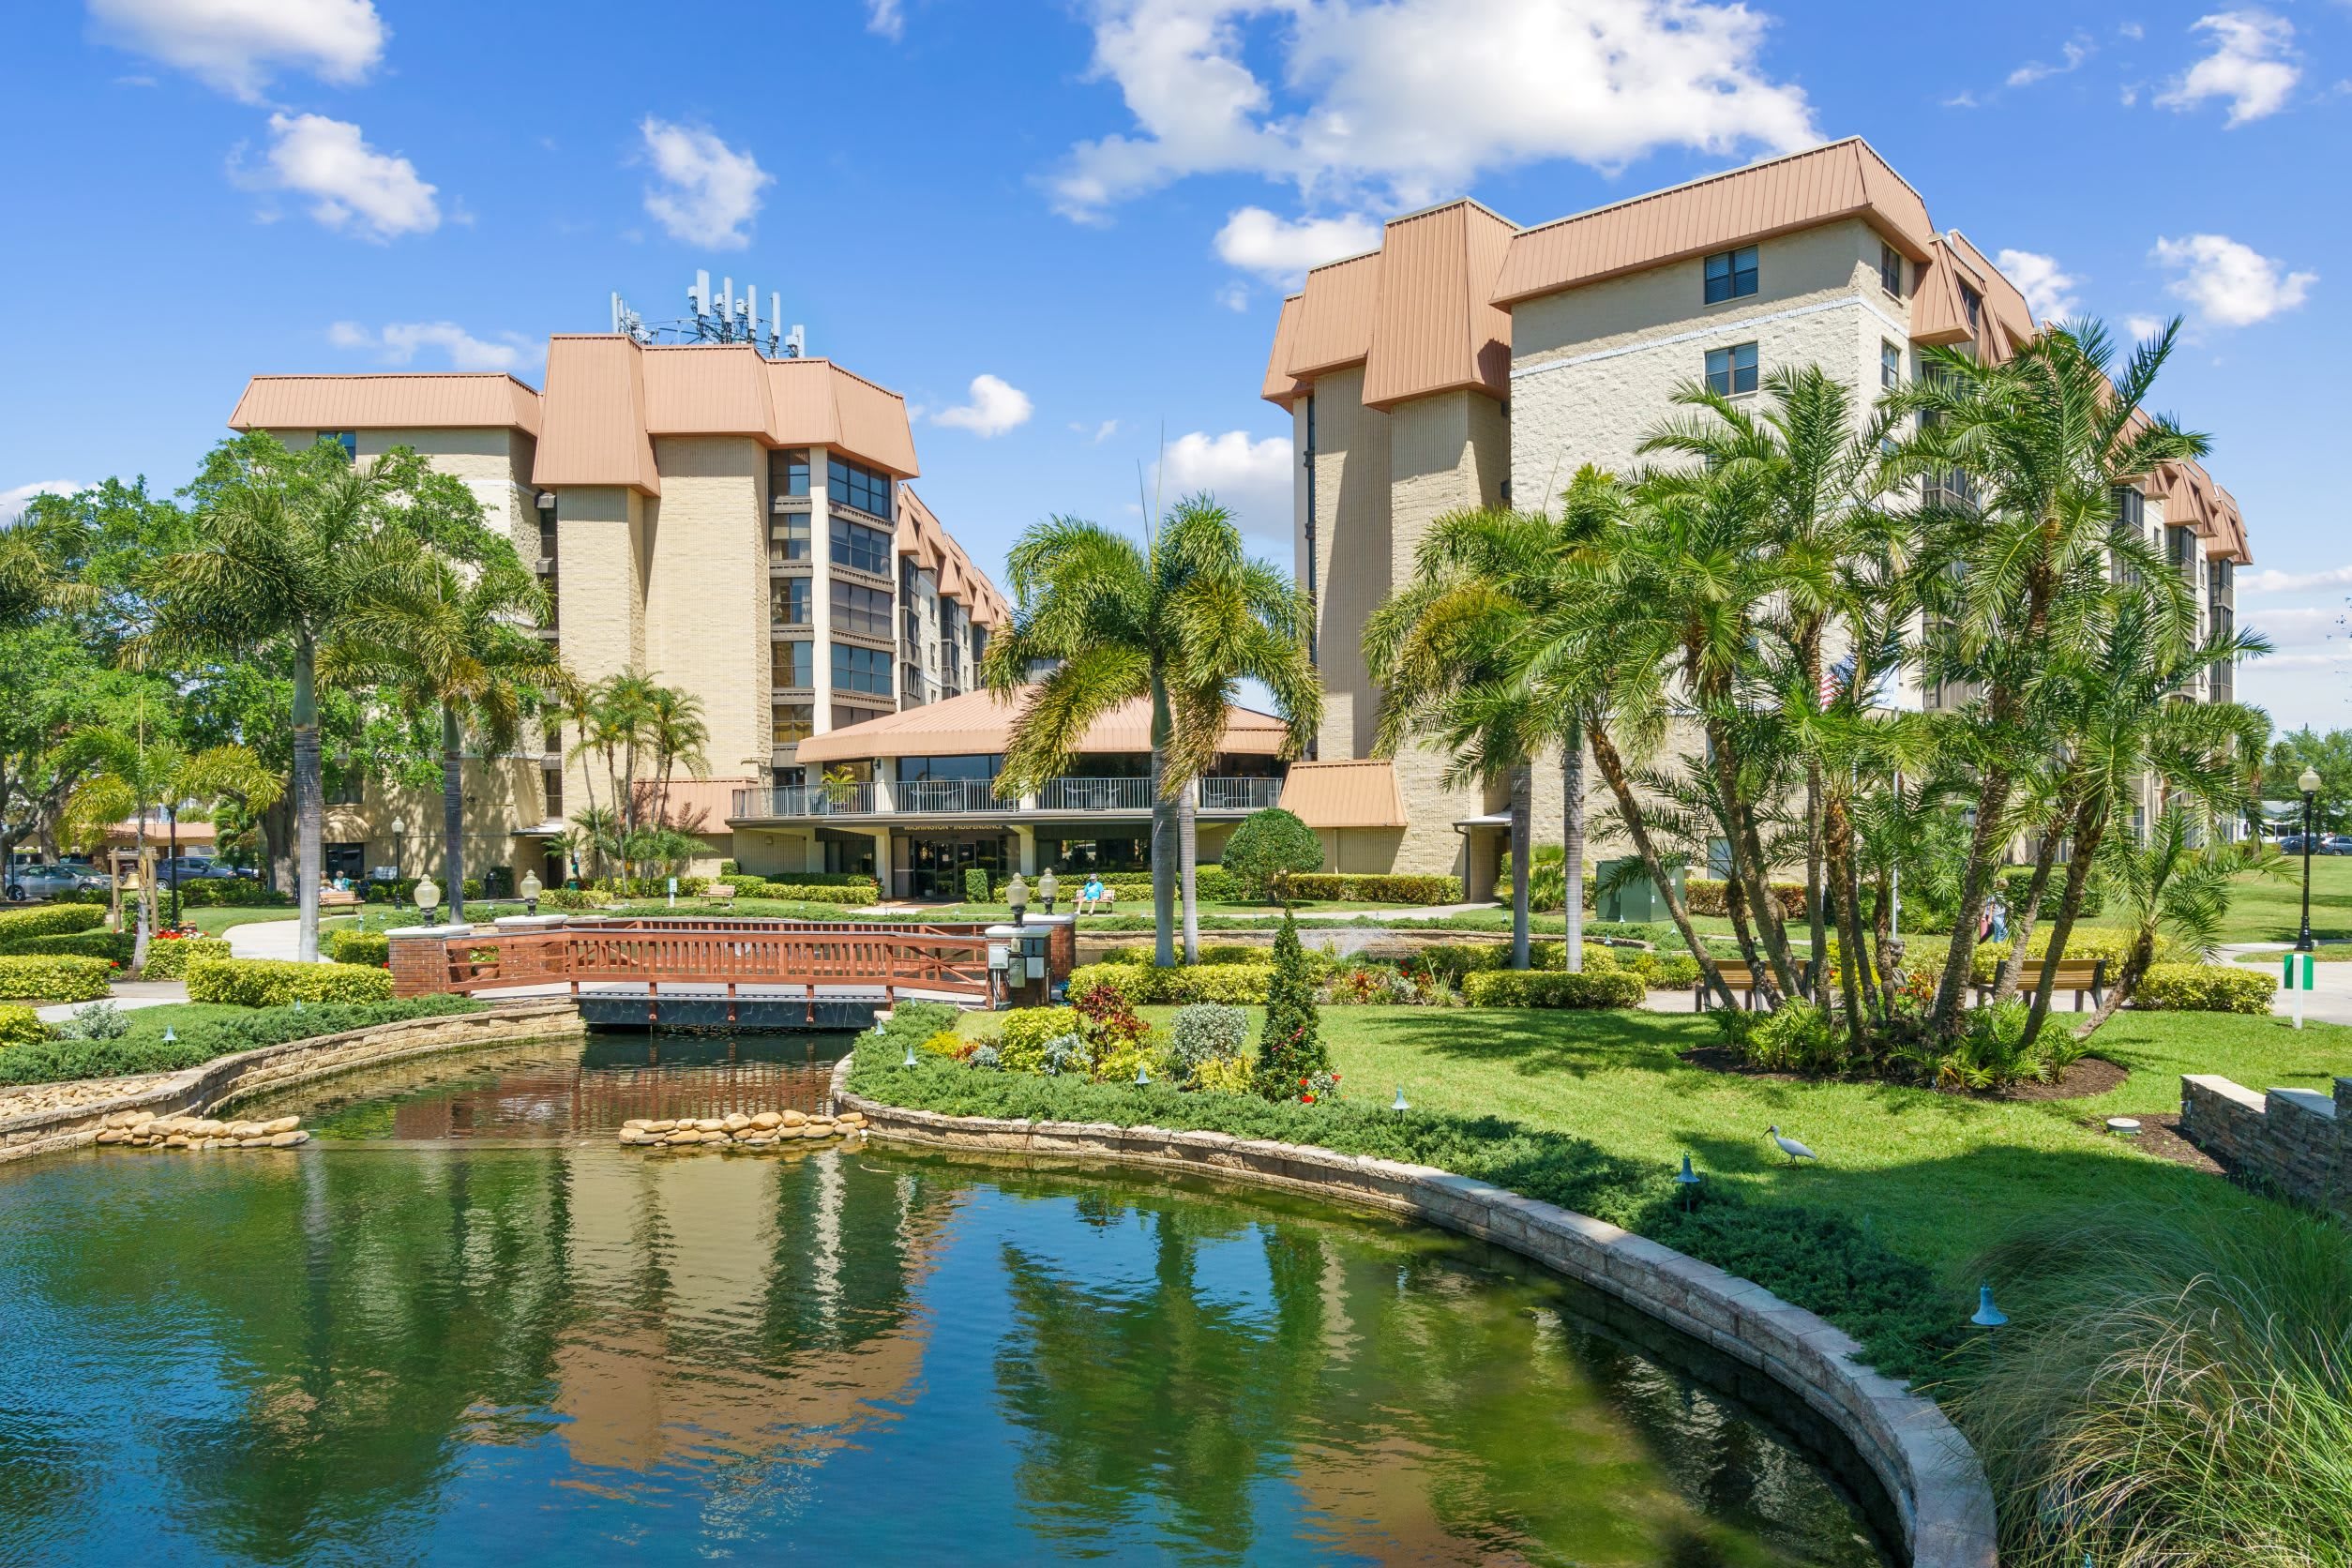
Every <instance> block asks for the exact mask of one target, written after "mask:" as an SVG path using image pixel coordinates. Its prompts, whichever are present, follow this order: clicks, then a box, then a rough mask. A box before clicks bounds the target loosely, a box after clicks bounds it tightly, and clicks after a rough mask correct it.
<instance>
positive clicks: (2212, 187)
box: [0, 0, 2352, 727]
mask: <svg viewBox="0 0 2352 1568" xmlns="http://www.w3.org/2000/svg"><path fill="white" fill-rule="evenodd" d="M2218 3H2221V0H2206V4H2205V5H2196V4H2190V5H2179V6H2155V5H2149V6H2136V5H2133V6H2125V7H2122V8H2116V7H2068V6H2062V5H2060V6H2053V5H2049V4H2042V5H2033V6H2027V5H2005V4H2001V3H1999V0H1994V3H1991V4H1987V5H1983V6H1980V7H1978V8H1974V9H1973V10H1972V11H1971V12H1970V13H1969V15H1968V20H1967V22H1966V23H1965V24H1956V23H1955V22H1954V20H1953V18H1952V15H1951V14H1950V13H1948V12H1945V11H1939V10H1937V9H1936V8H1920V7H1889V6H1885V5H1870V6H1864V5H1859V4H1856V5H1847V4H1808V5H1804V6H1802V7H1799V6H1795V5H1792V4H1787V3H1786V0H1783V3H1780V4H1772V3H1771V0H1765V3H1763V4H1759V5H1756V6H1753V7H1749V8H1740V7H1734V6H1728V5H1722V4H1714V3H1708V0H1063V3H1061V4H1046V5H1025V4H1019V3H1018V0H805V3H799V4H790V5H771V6H749V7H726V6H697V7H684V8H682V7H672V6H664V7H639V6H622V5H598V4H593V3H581V4H571V5H529V4H521V3H518V0H502V3H500V4H497V5H487V6H486V5H483V4H480V3H479V0H474V3H471V4H463V5H458V4H444V3H441V0H374V3H373V4H370V3H369V0H87V4H86V5H79V4H72V3H68V0H49V3H45V4H42V5H38V6H20V7H15V8H10V14H9V17H8V21H7V22H6V23H0V44H5V47H0V159H5V161H0V167H6V168H7V169H8V173H9V179H8V187H9V191H10V194H11V197H12V199H13V200H12V203H11V205H12V207H13V209H14V210H15V212H16V213H17V214H18V222H17V224H15V225H13V226H12V227H13V229H14V233H13V234H12V235H11V239H10V242H9V243H8V244H6V245H0V290H4V291H5V296H6V297H7V298H8V299H9V300H11V301H12V302H13V304H14V308H15V311H16V315H15V318H14V319H13V321H12V322H11V323H10V324H9V328H8V332H7V334H6V341H7V347H6V349H5V350H0V364H5V367H6V369H7V370H8V374H6V375H5V376H0V405H4V406H0V413H4V414H5V417H0V511H5V509H6V506H7V497H8V495H9V494H10V493H15V494H18V495H21V493H22V492H23V490H24V489H26V488H27V487H34V486H46V485H52V484H57V483H74V482H88V481H91V480H95V479H98V478H99V477H102V476H104V475H109V474H120V475H132V474H140V473H143V474H145V475H148V476H149V477H150V479H151V480H152V481H153V482H154V483H155V484H156V485H158V487H161V488H164V489H172V488H176V487H177V486H178V485H180V484H182V483H184V482H185V481H186V479H187V477H188V475H189V473H190V472H191V470H192V467H193V465H194V463H195V461H196V460H197V458H198V456H199V455H200V454H201V453H202V452H203V451H204V448H205V447H206V446H207V445H209V444H210V443H211V442H213V441H214V440H215V439H217V438H218V437H219V435H220V434H221V433H222V431H221V421H222V419H224V418H225V417H226V415H227V414H228V412H229V410H230V408H231V406H232V405H233V404H234V400H235V398H236V394H237V392H238V390H239V388H240V387H241V386H242V384H243V382H244V379H245V377H246V376H247V375H248V374H249V373H252V372H255V371H283V370H332V369H365V368H369V367H371V366H379V365H406V366H411V367H414V368H418V369H439V368H444V367H446V366H449V365H451V364H458V365H460V366H463V367H466V368H511V369H515V370H516V371H517V372H518V373H519V374H521V375H522V376H524V378H525V379H527V380H535V378H536V375H537V370H538V355H539V354H541V353H542V352H543V345H544V341H545V339H546V336H547V335H548V334H549V333H550V332H555V331H602V330H604V329H605V328H606V326H607V324H608V306H607V296H608V295H609V294H610V293H611V291H613V290H615V289H617V290H619V291H621V293H622V294H624V295H626V297H627V298H628V299H629V300H630V302H631V303H632V304H634V305H636V306H637V307H638V308H639V309H640V310H641V311H642V312H643V313H644V314H645V315H646V316H647V317H648V318H649V319H652V318H659V317H668V316H671V315H673V314H676V313H678V311H679V310H680V309H681V307H682V301H683V291H684V288H685V286H686V283H687V282H688V281H689V280H690V279H691V277H692V274H693V272H694V270H695V269H696V268H697V267H707V268H708V269H710V271H711V272H712V273H713V275H714V279H716V278H717V277H718V276H720V275H723V274H732V275H733V277H734V279H736V281H737V284H738V285H739V286H740V285H741V284H742V283H743V282H745V281H746V279H747V280H750V281H753V282H756V283H757V284H758V285H759V287H760V289H761V294H762V295H764V294H766V293H767V292H768V291H770V290H775V291H777V292H778V293H780V294H782V295H783V298H784V309H785V316H786V319H787V320H788V321H795V322H801V323H805V324H807V332H808V343H809V350H810V352H811V353H816V354H829V355H832V356H834V357H836V358H838V359H839V360H841V361H842V362H843V363H844V364H846V365H848V366H850V367H851V368H852V369H857V370H858V371H860V372H861V373H864V374H866V375H868V376H871V377H872V378H874V379H875V380H877V381H880V382H882V384H885V385H889V386H893V387H896V388H897V389H899V390H902V391H904V392H905V393H906V394H907V395H908V397H909V398H910V400H912V402H914V403H915V404H916V405H918V406H919V408H920V411H921V412H920V414H919V415H918V423H917V429H916V440H917V445H918V447H919V449H920V451H921V454H922V461H923V467H924V470H925V477H924V478H923V480H922V481H921V482H920V488H921V489H922V490H923V491H924V492H925V494H926V495H927V497H928V499H929V500H930V502H931V503H932V505H934V506H935V507H936V508H937V509H938V510H939V512H940V514H941V516H942V518H943V519H944V520H946V522H947V523H948V525H949V526H950V527H951V528H952V529H953V530H955V531H956V533H957V535H958V536H960V537H961V538H963V539H964V540H965V541H966V543H967V544H968V545H969V546H970V547H971V548H972V550H973V552H974V553H975V554H976V555H978V556H979V557H980V558H981V560H982V561H983V562H984V563H985V564H987V565H989V566H990V567H991V569H994V568H995V567H996V566H997V565H999V564H1000V563H1001V561H1002V556H1003V549H1004V547H1005V545H1006V544H1007V543H1009V542H1010V540H1011V539H1012V538H1013V537H1014V535H1016V534H1017V533H1018V531H1019V529H1020V528H1021V527H1022V526H1023V525H1024V524H1026V523H1027V522H1029V521H1030V520H1033V519H1035V518H1037V517H1039V516H1042V515H1045V514H1047V513H1049V512H1055V511H1067V512H1075V513H1078V514H1081V515H1089V516H1093V517H1096V518H1098V519H1101V520H1105V521H1111V522H1121V521H1124V522H1133V521H1134V520H1136V516H1137V497H1138V466H1139V465H1140V466H1141V467H1142V468H1143V469H1144V470H1146V471H1147V481H1148V471H1149V470H1151V469H1152V467H1153V464H1154V463H1155V461H1156V460H1157V459H1158V456H1159V454H1160V452H1161V450H1162V444H1163V436H1164V438H1165V444H1166V450H1167V452H1168V462H1167V465H1166V466H1167V468H1168V471H1169V472H1168V475H1167V479H1166V483H1167V485H1168V488H1169V489H1170V490H1176V489H1181V488H1187V487H1190V486H1193V485H1204V484H1205V485H1211V486H1214V488H1216V489H1217V490H1219V491H1220V493H1221V494H1223V495H1224V496H1226V497H1227V498H1228V499H1229V501H1230V502H1231V503H1233V504H1234V505H1236V507H1237V509H1238V510H1239V511H1240V512H1241V513H1242V514H1243V518H1244V522H1245V523H1246V524H1247V525H1249V526H1250V527H1251V529H1252V530H1253V532H1255V533H1257V534H1259V535H1263V536H1264V537H1265V540H1266V548H1267V549H1268V550H1269V551H1270V552H1276V553H1287V548H1288V547H1287V543H1285V542H1284V541H1286V540H1287V537H1288V519H1287V507H1288V493H1289V482H1288V472H1287V466H1286V465H1287V461H1288V456H1287V453H1288V448H1287V440H1286V439H1285V431H1286V425H1285V420H1284V416H1283V415H1280V414H1279V413H1278V412H1277V411H1276V410H1274V409H1273V408H1272V407H1270V406H1269V405H1267V404H1265V403H1262V402H1260V401H1259V400H1258V398H1257V388H1258V384H1259V376H1260V374H1261V371H1262V369H1263V366H1264V362H1265V355H1266V349H1267V344H1268V339H1269V337H1270V335H1271V332H1272V329H1273V324H1274V311H1275V309H1276V306H1277V304H1278V301H1279V299H1280V296H1281V294H1282V292H1283V290H1284V287H1285V286H1286V284H1287V283H1289V281H1290V280H1291V279H1295V277H1296V275H1297V273H1298V271H1299V270H1300V269H1301V268H1302V267H1304V265H1305V264H1309V263H1311V262H1313V261H1318V260H1322V259H1326V258H1327V257H1329V256H1331V255H1334V254H1342V253H1346V252H1347V251H1349V250H1352V249H1358V248H1360V246H1361V245H1362V244H1363V243H1364V242H1365V241H1366V240H1367V239H1368V238H1369V236H1370V234H1371V232H1372V231H1371V229H1370V227H1369V226H1370V224H1371V223H1372V222H1374V221H1375V220H1377V219H1378V218H1380V216H1382V215H1385V214H1389V213H1393V212H1395V211H1397V210H1401V209H1402V208H1404V207H1407V206H1410V205H1417V204H1422V203H1424V202H1426V201H1429V200H1435V199H1442V198H1445V197H1449V196H1453V195H1456V194H1460V193H1463V192H1468V193H1470V194H1472V195H1475V196H1477V197H1478V198H1479V199H1481V200H1482V201H1485V203H1487V204H1489V205H1491V206H1493V207H1495V208H1497V209H1498V210H1500V211H1501V212H1502V213H1504V214H1505V215H1507V216H1509V217H1512V218H1514V219H1517V220H1518V221H1520V222H1526V223H1531V222H1539V221H1543V220H1545V219H1551V218H1555V217H1559V216H1561V215H1563V214H1566V213H1569V212H1574V211H1576V210H1578V209H1581V208H1583V207H1587V206H1591V205H1593V204H1599V203H1603V202H1607V201H1610V200H1614V199H1618V198H1620V197H1623V196H1627V195H1633V194H1637V193H1639V192H1641V191H1643V190H1647V189H1651V188H1655V187H1657V186H1659V185H1663V184H1667V183H1671V182H1673V181H1676V180H1681V179H1686V178H1690V177H1692V176H1694V175H1696V174H1700V173H1707V172H1710V171H1711V170H1714V169H1719V168H1723V167H1726V166H1729V165H1732V164H1736V163H1739V162H1741V161H1744V160H1746V159H1749V158H1755V157H1757V156H1761V155H1765V154H1769V153H1771V152H1773V151H1777V150H1784V149H1787V148H1792V147H1795V146H1799V145H1802V144H1805V143H1807V142H1809V141H1813V140H1818V139H1824V138H1831V137H1836V136H1842V135H1847V134H1852V133H1856V132H1859V133H1861V134H1863V135H1866V136H1868V137H1869V138H1870V139H1871V140H1872V141H1873V142H1874V143H1876V144H1877V146H1878V148H1879V149H1880V150H1881V151H1882V152H1883V153H1885V154H1886V156H1887V157H1888V158H1890V159H1891V160H1892V162H1893V164H1894V165H1895V167H1896V168H1897V169H1899V170H1900V171H1902V173H1904V174H1905V175H1906V176H1907V178H1908V179H1909V180H1910V181H1911V182H1912V183H1913V184H1914V185H1916V186H1917V187H1919V188H1920V189H1921V190H1922V192H1923V193H1924V195H1925V196H1926V198H1927V202H1928V206H1929V210H1930V212H1931V214H1932V215H1933V216H1934V218H1935V219H1936V221H1937V223H1938V224H1940V225H1943V226H1946V227H1957V228H1960V229H1962V230H1964V231H1965V232H1966V233H1968V235H1969V236H1970V237H1971V238H1972V239H1974V240H1975V241H1976V242H1977V243H1978V244H1979V245H1981V246H1982V247H1983V249H1985V250H1987V251H1988V252H2000V251H2013V252H2016V253H2017V255H2016V256H2014V257H2012V258H2010V261H2009V264H2010V266H2011V270H2012V273H2013V276H2014V277H2016V278H2017V279H2018V281H2019V282H2020V283H2021V284H2024V285H2026V286H2027V287H2028V291H2029V293H2034V294H2039V295H2040V296H2041V297H2039V298H2038V299H2037V301H2036V303H2037V305H2039V306H2042V307H2043V308H2045V309H2046V308H2048V307H2049V306H2050V305H2051V304H2052V302H2053V301H2054V300H2055V301H2056V302H2057V304H2058V306H2059V308H2060V309H2083V310H2088V311H2092V312H2095V313H2098V314H2101V315H2103V316H2104V317H2106V318H2107V319H2108V320H2109V321H2110V322H2111V323H2115V324H2118V325H2120V324H2124V323H2126V322H2127V321H2129V320H2131V319H2133V318H2149V319H2152V318H2157V317H2161V316H2164V315H2167V314H2170V313H2173V312H2176V311H2177V312H2180V313H2182V314H2185V315H2186V316H2187V317H2188V319H2189V338H2188V341H2187V344H2186V346H2185V347H2184V349H2183V350H2182V352H2181V353H2180V354H2179V356H2178V357H2177V358H2176V359H2175V361H2174V364H2173V366H2172V367H2171V368H2170V369H2169V370H2168V372H2167V375H2166V379H2165V383H2164V387H2163V388H2162V392H2161V395H2160V396H2159V398H2158V400H2157V402H2158V404H2159V406H2161V407H2163V408H2164V409H2167V410H2169V411H2171V412H2174V413H2176V414H2178V415H2179V416H2180V417H2181V418H2182V420H2183V421H2184V422H2185V423H2187V424H2189V425H2190V426H2192V427H2193V428H2196V429H2199V430H2206V431H2209V432H2210V433H2211V435H2212V437H2213V441H2214V451H2213V456H2212V459H2211V464H2210V466H2211V467H2212V468H2213V470H2214V472H2215V474H2216V475H2218V476H2219V477H2220V478H2221V480H2222V481H2223V483H2224V484H2226V485H2228V486H2229V487H2230V488H2231V489H2232V490H2233V491H2234V492H2235V493H2236V494H2237V495H2238V497H2239V500H2240V502H2241V503H2242V504H2243V505H2244V508H2245V512H2246V516H2247V519H2248V520H2249V524H2250V527H2251V528H2252V530H2253V533H2254V550H2255V556H2256V568H2255V570H2254V572H2253V573H2250V574H2248V575H2247V576H2246V577H2245V578H2243V579H2241V581H2242V583H2243V586H2242V587H2241V592H2240V608H2241V616H2242V618H2243V619H2245V620H2247V621H2249V622H2251V623H2252V624H2254V625H2255V626H2259V627H2263V628H2264V629H2267V630H2268V631H2269V633H2270V634H2271V635H2272V637H2273V639H2274V640H2275V641H2277V642H2278V643H2279V645H2280V649H2281V655H2280V656H2278V657H2276V658H2274V659H2272V660H2269V661H2266V662H2265V663H2264V664H2263V665H2260V666H2256V667H2253V668H2250V669H2249V670H2248V671H2247V672H2246V674H2245V676H2244V677H2243V679H2242V680H2241V683H2240V688H2239V689H2240V694H2241V695H2242V696H2244V697H2246V698H2247V699H2248V700H2250V701H2258V702H2261V703H2263V704H2265V705H2266V706H2268V707H2269V708H2270V710H2271V711H2272V713H2273V714H2274V716H2276V717H2277V718H2278V719H2279V720H2280V721H2281V723H2282V724H2283V725H2288V726H2291V725H2295V724H2300V723H2305V722H2310V723H2314V724H2318V725H2320V726H2322V727H2329V726H2336V725H2345V724H2352V702H2348V701H2347V695H2346V693H2347V687H2346V680H2345V677H2346V675H2347V673H2348V672H2352V648H2348V647H2347V643H2346V641H2345V640H2344V635H2343V627H2342V626H2340V625H2339V619H2340V616H2341V613H2342V611H2343V607H2344V598H2345V595H2346V593H2347V592H2348V591H2352V529H2347V527H2346V526H2345V524H2344V521H2343V520H2341V518H2342V512H2343V506H2342V503H2341V502H2340V501H2339V500H2338V498H2337V496H2336V494H2335V493H2333V492H2332V490H2331V482H2330V480H2329V474H2330V472H2331V471H2332V470H2333V469H2334V468H2335V467H2336V466H2337V465H2336V461H2335V459H2336V445H2337V443H2338V442H2339V441H2340V440H2341V439H2342V438H2341V436H2340V434H2339V433H2338V430H2337V429H2336V428H2335V427H2336V424H2337V420H2336V419H2335V418H2334V417H2331V416H2332V415H2334V414H2335V412H2336V410H2337V409H2338V408H2340V407H2341V405H2342V401H2343V390H2342V387H2343V379H2342V378H2343V377H2344V361H2345V357H2346V351H2347V348H2352V331H2347V327H2348V326H2352V265H2347V264H2346V263H2345V262H2344V260H2343V259H2342V258H2340V257H2338V256H2337V255H2336V246H2337V244H2338V242H2340V241H2344V240H2345V239H2346V238H2347V229H2352V219H2348V218H2347V217H2346V215H2345V213H2344V210H2343V205H2342V203H2341V202H2340V201H2338V200H2336V199H2335V198H2336V196H2337V195H2338V194H2339V192H2340V189H2341V176H2340V175H2339V174H2337V173H2335V171H2340V170H2341V169H2342V168H2343V167H2344V162H2345V155H2346V153H2347V150H2348V149H2347V145H2346V143H2347V135H2346V128H2347V123H2352V122H2348V120H2347V116H2352V5H2347V4H2344V3H2343V0H2310V3H2304V4H2295V5H2287V4H2278V3H2275V0H2274V3H2269V4H2266V5H2262V6H2252V5H2248V6H2240V7H2239V8H2234V9H2224V10H2213V9H2209V7H2210V6H2212V5H2214V4H2218ZM983 378H986V379H983Z"/></svg>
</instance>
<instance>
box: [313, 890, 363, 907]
mask: <svg viewBox="0 0 2352 1568" xmlns="http://www.w3.org/2000/svg"><path fill="white" fill-rule="evenodd" d="M357 902H359V895H358V894H356V893H354V892H353V891H352V890H351V889H350V888H348V887H322V888H320V889H319V907H320V908H321V909H324V908H327V907H328V906H330V905H337V904H355V903H357Z"/></svg>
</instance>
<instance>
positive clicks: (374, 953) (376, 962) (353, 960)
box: [326, 931, 392, 969]
mask: <svg viewBox="0 0 2352 1568" xmlns="http://www.w3.org/2000/svg"><path fill="white" fill-rule="evenodd" d="M326 956H327V957H330V958H332V959H334V960H335V961H336V962H337V963H339V964H368V965H370V966H372V967H374V968H376V969H382V968H383V967H384V965H386V964H388V963H390V962H391V961H392V939H391V938H390V937H388V936H386V935H384V933H383V932H382V931H330V932H328V933H327V937H326Z"/></svg>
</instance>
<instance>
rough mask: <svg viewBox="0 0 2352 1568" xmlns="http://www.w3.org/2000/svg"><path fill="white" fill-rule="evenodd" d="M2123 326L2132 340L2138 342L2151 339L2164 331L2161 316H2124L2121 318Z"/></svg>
mask: <svg viewBox="0 0 2352 1568" xmlns="http://www.w3.org/2000/svg"><path fill="white" fill-rule="evenodd" d="M2123 325H2124V328H2125V330H2126V331H2128V332H2130V333H2131V334H2132V339H2133V341H2134V342H2138V341H2140V340H2142V339H2148V338H2153V337H2155V336H2156V334H2158V333H2159V332H2162V331H2163V330H2164V318H2163V317H2162V316H2126V317H2124V318H2123Z"/></svg>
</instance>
